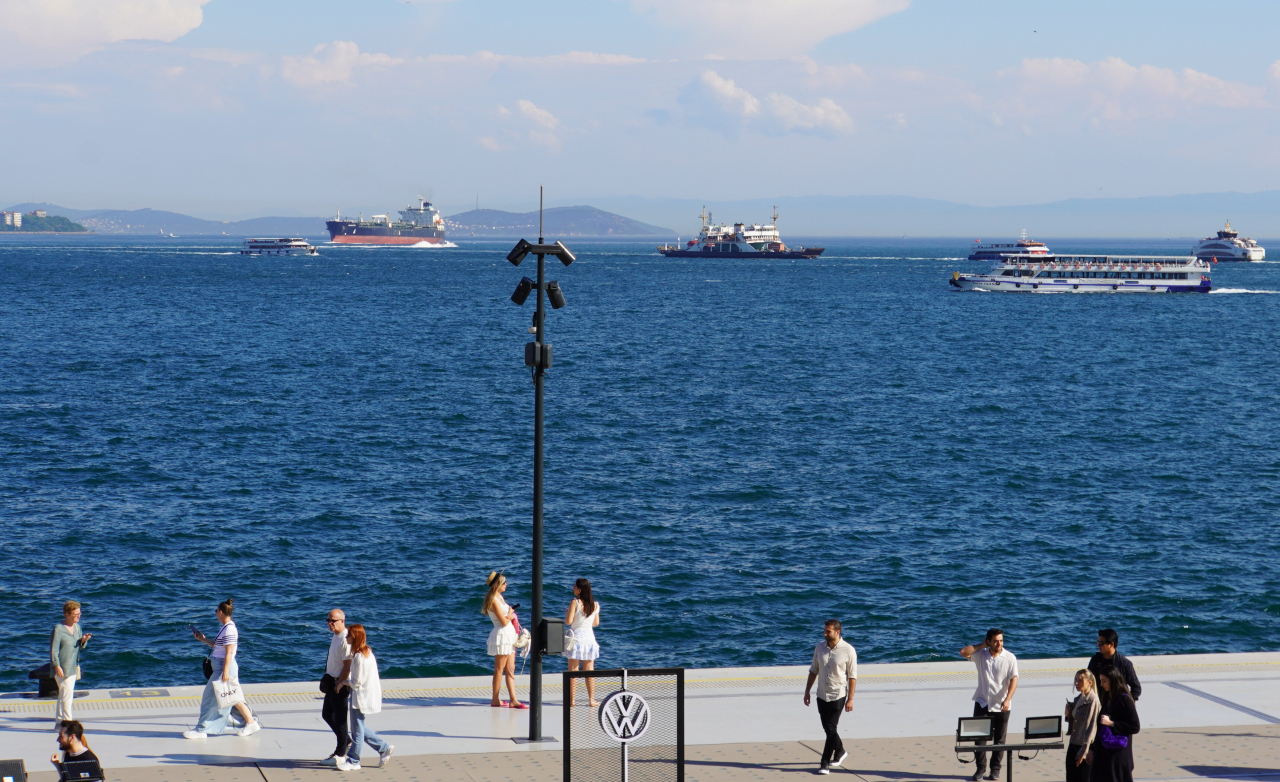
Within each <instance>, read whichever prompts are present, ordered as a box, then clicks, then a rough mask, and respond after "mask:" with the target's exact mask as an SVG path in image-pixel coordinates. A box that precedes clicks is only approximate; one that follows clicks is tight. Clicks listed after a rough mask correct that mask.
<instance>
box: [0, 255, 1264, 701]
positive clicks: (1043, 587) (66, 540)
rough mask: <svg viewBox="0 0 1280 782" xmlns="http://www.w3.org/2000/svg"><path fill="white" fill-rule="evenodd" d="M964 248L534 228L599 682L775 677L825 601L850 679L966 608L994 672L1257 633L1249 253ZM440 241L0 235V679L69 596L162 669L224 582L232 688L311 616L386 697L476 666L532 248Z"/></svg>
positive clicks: (1258, 299)
mask: <svg viewBox="0 0 1280 782" xmlns="http://www.w3.org/2000/svg"><path fill="white" fill-rule="evenodd" d="M968 243H971V240H969V239H957V240H954V241H953V240H908V239H898V240H876V239H856V240H826V245H827V247H828V249H827V251H826V254H824V255H823V256H822V257H821V258H820V259H817V260H812V261H774V262H769V261H745V260H734V261H720V260H701V259H693V260H690V259H664V258H661V257H659V256H657V255H655V253H654V252H653V245H652V243H650V242H643V243H638V242H637V243H621V242H610V243H603V242H591V241H572V242H570V246H571V247H573V248H574V249H575V250H576V251H577V252H578V258H579V260H578V262H577V263H575V264H574V265H573V266H571V267H569V268H563V267H561V266H560V265H559V264H556V263H553V264H552V266H553V269H552V273H551V274H550V277H552V278H554V279H558V280H559V281H560V283H561V286H562V287H563V289H564V291H565V295H566V297H567V299H568V306H567V307H566V308H564V309H562V310H559V311H555V312H552V313H550V314H549V316H548V323H549V325H548V333H549V341H550V342H552V343H553V344H554V346H555V367H554V369H552V370H551V372H550V375H549V380H548V382H547V430H546V431H547V510H546V514H547V544H546V546H547V584H548V585H547V602H548V609H549V611H554V612H561V611H563V610H564V607H565V604H566V602H567V600H568V597H569V589H568V587H569V585H570V584H571V583H572V580H573V579H574V578H575V577H579V576H585V577H588V578H590V579H591V580H592V582H593V583H594V584H595V587H596V595H597V597H598V599H599V600H600V602H601V604H602V606H603V610H602V619H601V624H600V628H599V631H598V636H599V639H600V642H601V644H602V647H603V649H604V652H603V657H602V659H601V661H600V665H601V666H605V667H614V666H621V665H625V666H631V667H635V666H646V665H686V666H727V665H770V664H800V663H805V662H807V661H808V659H809V655H810V654H811V652H810V651H809V650H811V649H812V648H813V644H814V643H816V641H817V639H818V637H819V635H820V633H821V629H822V620H824V619H826V618H828V617H837V618H840V619H842V620H843V621H844V622H845V627H846V635H847V636H848V637H849V638H850V639H851V640H852V641H853V642H854V644H855V645H856V646H857V648H858V651H859V654H860V655H861V657H862V659H863V660H864V661H910V660H937V659H956V650H957V649H959V648H960V647H961V646H962V645H964V644H966V643H970V642H973V641H976V640H979V639H980V638H981V636H982V633H983V631H985V630H986V628H988V627H989V626H997V625H998V626H1001V627H1003V628H1004V629H1005V630H1006V638H1007V643H1008V646H1009V648H1010V649H1011V650H1013V651H1014V652H1016V653H1018V654H1020V655H1022V656H1026V657H1043V656H1058V655H1079V654H1086V653H1089V652H1091V651H1092V649H1093V641H1094V637H1095V631H1096V630H1097V629H1098V628H1101V627H1114V628H1116V629H1118V630H1119V632H1120V635H1121V649H1122V650H1124V651H1126V652H1129V653H1132V654H1165V653H1182V652H1210V651H1246V650H1276V649H1280V574H1278V573H1277V565H1276V563H1277V558H1278V557H1280V428H1278V426H1277V425H1278V424H1280V347H1278V345H1280V263H1262V264H1234V265H1227V264H1222V265H1220V266H1218V267H1217V268H1216V269H1215V270H1214V273H1213V284H1214V286H1215V288H1216V290H1215V291H1214V292H1213V293H1211V294H1209V295H1181V296H1178V295H1155V296H1105V295H1095V296H1014V295H1001V294H991V293H958V292H953V291H952V290H951V289H950V287H949V286H948V285H947V278H948V277H949V276H950V275H951V272H952V271H956V270H959V271H966V270H968V271H977V270H980V269H982V268H985V266H986V264H984V263H971V262H968V261H965V260H962V257H963V255H964V254H965V252H967V250H968V247H967V244H968ZM461 244H462V246H461V247H459V248H457V249H444V250H440V249H435V250H421V249H392V248H363V249H362V248H350V247H331V246H324V247H323V248H322V250H321V253H320V255H319V256H317V257H310V258H255V257H242V256H240V255H239V254H238V253H237V252H236V251H237V249H238V245H237V244H236V243H235V242H231V241H213V240H205V239H201V240H187V239H166V240H161V239H139V238H112V237H108V236H96V237H76V238H58V237H18V238H14V237H6V238H4V239H3V240H2V241H0V554H2V555H3V563H4V567H3V572H2V573H0V648H2V649H3V650H4V653H3V654H2V655H0V690H8V691H12V690H22V689H29V688H31V683H29V682H28V681H27V680H26V674H27V671H28V670H29V669H31V668H34V667H35V666H37V665H39V664H41V663H42V662H44V661H46V660H47V659H48V657H47V648H48V647H47V639H48V633H49V629H50V627H51V626H52V625H53V624H54V623H55V622H56V621H58V619H59V617H60V606H61V604H62V602H63V601H64V600H67V599H76V600H79V601H81V602H82V603H83V604H84V620H83V625H84V628H85V629H86V631H89V632H92V633H93V634H94V639H93V641H92V643H91V644H90V645H89V648H88V649H87V650H86V652H85V655H84V658H83V661H82V667H83V669H84V673H85V682H84V683H85V685H86V686H90V687H104V686H125V685H135V686H136V685H152V686H155V685H176V684H195V683H199V682H200V660H201V658H202V656H203V652H204V651H207V649H206V648H205V647H203V646H201V645H200V644H198V643H196V642H195V641H193V640H192V639H191V637H190V634H189V632H188V631H187V629H186V628H187V625H188V624H189V623H195V624H197V625H199V626H201V627H202V628H203V629H204V630H205V631H206V632H212V631H213V630H214V629H215V628H216V624H215V621H214V617H213V610H214V605H215V604H216V603H217V602H218V601H220V600H223V599H225V598H228V597H232V598H234V599H235V604H236V613H235V618H236V619H237V623H238V626H239V628H240V637H241V652H240V654H241V672H242V676H243V677H244V679H245V680H246V681H281V680H304V679H315V678H316V677H317V676H318V675H319V673H320V669H321V667H322V665H323V658H324V653H325V649H326V645H327V635H326V631H325V626H324V621H323V620H324V616H325V612H326V611H327V610H328V609H330V608H332V607H335V606H338V607H343V608H345V609H346V611H347V615H348V617H349V619H350V620H351V621H358V622H362V623H364V624H365V625H366V626H367V627H368V628H369V637H370V640H371V643H372V645H373V646H374V648H375V649H377V650H378V657H379V660H380V661H381V663H382V665H383V667H384V676H393V677H394V676H435V675H458V674H479V673H484V672H486V671H489V670H491V662H490V658H487V657H486V656H485V638H486V635H487V633H488V631H489V628H490V624H489V622H488V620H487V619H485V618H483V617H481V616H480V613H479V607H480V601H481V599H482V596H483V594H484V580H485V576H486V575H487V574H488V572H489V571H490V570H491V569H496V568H505V569H506V571H507V573H508V575H509V577H510V578H511V581H512V584H513V585H512V589H511V592H510V593H509V594H508V597H509V601H510V602H513V603H521V604H523V606H524V608H523V609H522V610H521V612H520V613H521V615H522V617H523V618H525V620H526V622H527V621H528V617H529V606H530V597H529V571H530V526H531V523H530V515H531V485H532V478H531V463H532V432H533V386H532V383H531V378H530V374H529V371H528V370H527V369H526V368H525V367H524V365H523V344H524V343H525V342H526V341H528V339H529V338H530V337H529V335H528V334H527V333H526V328H527V327H528V326H529V324H530V319H531V311H532V301H531V302H530V303H529V304H527V305H526V306H525V307H523V308H521V307H517V306H515V305H514V304H512V303H511V302H510V301H509V300H508V296H509V295H510V293H511V291H512V289H513V288H514V287H515V284H516V282H517V281H518V280H519V278H520V277H521V275H522V274H525V273H531V270H530V269H529V266H531V265H532V261H527V262H526V265H525V266H522V267H521V268H520V269H518V270H517V269H515V268H513V267H511V266H510V264H508V263H507V262H506V261H505V260H504V259H503V256H504V254H505V253H506V251H507V250H508V249H509V247H510V244H511V243H510V242H484V241H472V242H465V241H464V242H461ZM1049 244H1050V246H1051V247H1053V248H1054V249H1055V250H1057V251H1059V252H1120V253H1138V252H1142V253H1160V254H1176V253H1184V252H1186V250H1187V249H1188V247H1187V245H1188V244H1189V242H1188V241H1179V242H1169V241H1147V242H1143V241H1102V240H1099V241H1080V240H1075V241H1071V240H1065V241H1063V240H1060V241H1052V240H1050V241H1049ZM1263 244H1264V245H1269V246H1270V247H1272V248H1275V249H1273V250H1272V254H1273V255H1275V256H1277V257H1278V258H1280V242H1263ZM561 665H563V663H562V662H560V661H554V662H552V663H550V665H549V669H550V670H559V669H560V666H561Z"/></svg>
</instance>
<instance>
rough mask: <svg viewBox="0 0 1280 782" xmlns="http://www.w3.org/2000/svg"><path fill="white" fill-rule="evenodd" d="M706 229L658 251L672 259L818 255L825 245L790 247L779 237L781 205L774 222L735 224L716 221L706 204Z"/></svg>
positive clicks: (811, 256) (704, 226) (704, 219)
mask: <svg viewBox="0 0 1280 782" xmlns="http://www.w3.org/2000/svg"><path fill="white" fill-rule="evenodd" d="M699 217H701V218H702V231H701V232H700V233H699V234H698V238H696V239H690V240H689V242H688V243H687V244H685V245H684V246H683V247H681V246H680V245H679V244H676V245H668V244H662V245H660V246H659V247H658V252H660V253H662V254H663V255H665V256H667V257H668V258H706V257H711V256H713V255H719V254H724V253H732V254H734V255H738V256H739V257H741V256H746V257H748V258H817V257H818V256H819V255H822V252H823V250H825V249H826V248H825V247H795V248H791V247H787V246H786V245H785V244H783V243H782V239H781V238H780V237H779V236H778V207H776V206H775V207H774V208H773V224H772V225H760V224H758V223H751V224H750V225H748V224H746V223H734V224H733V226H732V227H730V226H728V225H725V224H724V223H721V224H720V225H716V224H715V223H714V222H713V218H712V216H711V213H710V212H708V211H707V208H706V207H705V206H704V207H702V214H701V215H699Z"/></svg>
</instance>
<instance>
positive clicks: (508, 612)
mask: <svg viewBox="0 0 1280 782" xmlns="http://www.w3.org/2000/svg"><path fill="white" fill-rule="evenodd" d="M487 583H488V585H489V592H488V593H487V594H486V595H485V596H484V603H483V604H482V605H481V606H480V613H481V614H484V615H485V616H487V617H489V620H490V621H491V622H493V629H492V630H490V631H489V642H488V644H487V650H488V652H489V654H490V656H492V657H493V699H492V700H491V701H490V703H489V705H490V706H494V707H502V706H510V707H511V708H513V709H527V708H529V707H528V706H526V705H525V704H523V703H521V702H520V701H518V700H516V628H515V625H514V624H512V620H513V619H515V616H516V611H515V609H514V608H512V607H511V606H509V605H507V601H506V600H503V599H502V593H503V592H505V591H507V577H506V576H504V575H502V574H501V573H499V572H497V571H496V570H495V571H494V572H492V573H490V574H489V578H488V579H487ZM504 676H505V677H506V679H507V695H509V696H510V697H511V701H510V703H508V702H507V701H502V700H498V697H499V695H500V694H501V692H502V679H503V677H504Z"/></svg>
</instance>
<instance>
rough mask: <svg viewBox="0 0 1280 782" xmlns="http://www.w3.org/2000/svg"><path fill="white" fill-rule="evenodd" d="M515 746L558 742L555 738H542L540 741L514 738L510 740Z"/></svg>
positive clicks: (523, 737) (521, 737)
mask: <svg viewBox="0 0 1280 782" xmlns="http://www.w3.org/2000/svg"><path fill="white" fill-rule="evenodd" d="M511 740H512V741H514V742H515V743H517V744H559V743H560V740H559V739H557V738H556V737H555V736H543V737H542V738H540V739H536V740H535V739H531V738H529V737H528V736H514V737H512V739H511Z"/></svg>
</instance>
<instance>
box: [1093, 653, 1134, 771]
mask: <svg viewBox="0 0 1280 782" xmlns="http://www.w3.org/2000/svg"><path fill="white" fill-rule="evenodd" d="M1098 684H1100V685H1102V688H1101V689H1102V713H1101V715H1100V716H1099V717H1098V735H1097V737H1096V738H1095V739H1094V741H1093V752H1092V753H1090V754H1092V755H1093V770H1092V772H1091V774H1090V781H1091V782H1133V737H1134V735H1136V734H1137V732H1138V731H1139V730H1141V729H1142V725H1141V724H1140V723H1139V722H1138V707H1137V706H1136V705H1134V702H1133V697H1132V696H1130V695H1129V687H1128V685H1126V684H1125V683H1124V676H1123V675H1122V674H1121V673H1120V672H1119V671H1117V670H1116V669H1115V668H1111V669H1109V670H1106V671H1103V673H1102V676H1100V677H1098ZM1108 734H1109V735H1110V737H1111V738H1108ZM1120 744H1123V745H1124V746H1120ZM1108 745H1110V746H1108Z"/></svg>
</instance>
